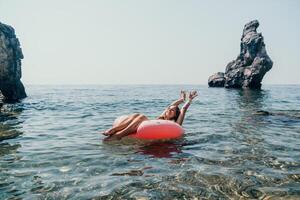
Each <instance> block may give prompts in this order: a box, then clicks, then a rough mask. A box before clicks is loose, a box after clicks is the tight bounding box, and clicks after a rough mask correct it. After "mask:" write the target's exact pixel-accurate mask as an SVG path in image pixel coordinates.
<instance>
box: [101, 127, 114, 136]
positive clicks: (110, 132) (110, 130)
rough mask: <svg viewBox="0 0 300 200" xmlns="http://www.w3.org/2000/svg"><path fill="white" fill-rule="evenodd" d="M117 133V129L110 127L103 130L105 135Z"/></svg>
mask: <svg viewBox="0 0 300 200" xmlns="http://www.w3.org/2000/svg"><path fill="white" fill-rule="evenodd" d="M115 133H116V131H115V129H114V128H110V129H108V130H106V131H104V132H102V134H103V135H105V136H109V135H113V134H115Z"/></svg>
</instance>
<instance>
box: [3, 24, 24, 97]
mask: <svg viewBox="0 0 300 200" xmlns="http://www.w3.org/2000/svg"><path fill="white" fill-rule="evenodd" d="M23 58H24V57H23V53H22V50H21V48H20V42H19V40H18V38H17V37H16V35H15V30H14V29H13V28H12V27H11V26H8V25H6V24H3V23H1V22H0V91H1V93H2V95H3V98H4V99H3V100H4V101H12V102H14V101H18V100H19V99H22V98H25V97H26V96H27V95H26V92H25V88H24V86H23V84H22V82H21V80H20V79H21V76H22V73H21V59H23Z"/></svg>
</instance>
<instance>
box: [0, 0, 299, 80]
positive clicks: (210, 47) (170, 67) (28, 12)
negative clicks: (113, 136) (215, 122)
mask: <svg viewBox="0 0 300 200" xmlns="http://www.w3.org/2000/svg"><path fill="white" fill-rule="evenodd" d="M254 19H258V20H259V22H260V26H259V28H258V31H259V32H262V34H263V36H264V39H265V44H266V49H267V52H268V54H269V56H270V57H271V59H272V60H273V62H274V65H273V68H272V69H271V71H269V72H268V73H267V74H266V76H265V78H264V80H263V83H266V84H300V75H299V74H300V59H299V56H300V50H299V48H300V40H299V36H300V1H297V0H290V1H285V0H281V1H280V0H269V1H267V0H265V1H261V0H257V1H256V0H251V1H239V0H231V1H229V0H228V1H220V0H207V1H200V0H181V1H176V0H148V1H146V0H128V1H127V0H118V1H117V0H113V1H109V0H106V1H100V0H81V1H79V0H77V1H76V0H64V1H63V0H49V1H41V0H26V1H25V0H24V1H18V0H0V21H1V22H2V23H5V24H9V25H12V26H13V27H14V28H15V30H16V34H17V37H18V38H19V40H20V42H21V46H22V50H23V54H24V56H25V58H24V59H23V60H22V73H23V77H22V80H23V82H24V83H25V85H26V84H207V79H208V77H209V76H210V75H212V74H213V73H215V72H218V71H222V72H224V70H225V66H226V65H227V63H228V62H230V61H231V60H233V59H235V58H236V57H237V56H238V54H239V50H240V46H239V43H240V38H241V34H242V30H243V27H244V24H245V23H247V22H249V21H251V20H254Z"/></svg>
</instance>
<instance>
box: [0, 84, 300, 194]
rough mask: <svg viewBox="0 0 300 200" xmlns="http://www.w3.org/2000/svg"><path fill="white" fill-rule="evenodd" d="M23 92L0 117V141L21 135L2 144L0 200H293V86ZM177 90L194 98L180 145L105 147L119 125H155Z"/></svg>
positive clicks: (299, 122) (297, 106) (298, 182)
mask: <svg viewBox="0 0 300 200" xmlns="http://www.w3.org/2000/svg"><path fill="white" fill-rule="evenodd" d="M26 89H27V94H28V96H29V97H28V98H26V99H24V100H23V101H22V102H20V103H17V104H6V105H4V107H3V108H2V111H1V113H0V135H6V137H10V135H19V136H18V137H15V138H12V139H6V140H3V141H1V142H0V199H6V198H12V199H19V198H20V199H45V198H47V199H93V198H94V199H183V198H185V199H192V198H198V199H200V198H201V199H278V198H281V197H282V198H283V199H300V86H299V85H298V86H292V85H291V86H264V87H263V89H262V90H261V91H249V90H234V89H233V90H229V89H224V88H207V86H201V85H200V86H199V85H157V86H150V85H149V86H145V85H136V86H134V85H130V86H28V87H27V88H26ZM181 89H186V90H191V89H196V90H198V92H199V94H200V95H199V97H197V99H195V101H194V103H193V104H192V105H191V106H190V109H189V111H188V113H187V115H186V119H185V121H184V125H183V127H184V129H185V131H186V134H185V137H184V138H183V139H180V140H178V141H174V142H169V143H159V144H142V143H139V142H128V141H126V140H125V141H119V142H112V143H104V142H103V141H102V139H103V138H104V136H102V135H101V134H99V132H100V131H102V130H105V129H107V128H109V127H110V126H111V124H112V122H113V121H114V119H115V118H116V117H118V116H120V115H125V114H131V113H144V114H145V115H146V116H148V117H149V118H155V117H157V116H158V115H159V114H160V113H161V112H162V111H163V110H164V108H165V107H166V106H167V105H168V104H169V103H171V102H172V101H173V100H175V99H176V98H178V96H179V92H180V90H181ZM260 110H263V111H267V112H269V114H267V113H266V112H264V113H263V112H258V111H260Z"/></svg>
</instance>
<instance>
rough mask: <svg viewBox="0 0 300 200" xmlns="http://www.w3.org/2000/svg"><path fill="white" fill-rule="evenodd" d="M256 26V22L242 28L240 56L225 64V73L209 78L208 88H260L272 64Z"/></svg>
mask: <svg viewBox="0 0 300 200" xmlns="http://www.w3.org/2000/svg"><path fill="white" fill-rule="evenodd" d="M258 26H259V22H258V21H257V20H253V21H251V22H249V23H247V24H246V25H245V26H244V30H243V34H242V38H241V44H240V46H241V50H240V54H239V55H238V57H237V58H236V59H235V60H233V61H231V62H229V63H228V64H227V66H226V69H225V73H222V72H218V73H215V74H213V75H212V76H210V77H209V79H208V85H209V87H226V88H252V89H260V88H261V81H262V79H263V77H264V75H265V74H266V73H267V72H268V71H269V70H270V69H271V68H272V66H273V62H272V60H271V59H270V57H269V56H268V54H267V51H266V48H265V43H264V39H263V36H262V34H261V33H257V31H256V29H257V27H258Z"/></svg>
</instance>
